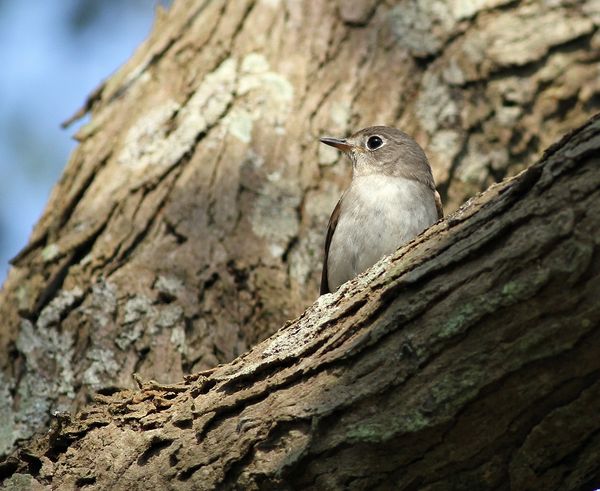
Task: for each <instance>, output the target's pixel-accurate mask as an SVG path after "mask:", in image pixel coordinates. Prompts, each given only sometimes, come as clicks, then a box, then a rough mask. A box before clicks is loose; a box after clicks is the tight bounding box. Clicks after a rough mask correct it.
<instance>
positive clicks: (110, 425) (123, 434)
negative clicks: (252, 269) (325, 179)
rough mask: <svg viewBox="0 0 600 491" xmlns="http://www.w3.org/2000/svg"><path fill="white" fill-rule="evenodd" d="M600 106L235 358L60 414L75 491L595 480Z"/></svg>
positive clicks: (7, 469) (28, 482)
mask: <svg viewBox="0 0 600 491" xmlns="http://www.w3.org/2000/svg"><path fill="white" fill-rule="evenodd" d="M599 155H600V117H597V118H595V120H593V121H591V122H590V123H589V124H587V125H586V126H585V127H583V128H582V129H580V130H579V131H577V132H575V133H573V134H571V135H568V136H567V137H566V138H565V139H563V140H562V141H561V143H560V144H558V145H555V146H554V147H552V148H551V149H549V150H548V151H547V152H546V154H545V157H544V160H543V161H542V162H541V163H538V164H536V165H534V166H533V167H531V168H529V169H528V170H526V171H525V172H523V173H521V174H520V175H518V176H517V177H515V178H513V179H512V180H510V181H507V182H505V183H502V184H499V185H496V186H494V187H492V188H490V189H489V190H488V191H487V192H486V193H485V194H484V195H482V196H479V197H477V198H475V199H474V200H472V201H471V202H470V203H468V204H467V205H466V206H464V207H462V208H461V209H459V210H458V211H457V212H456V213H455V214H453V215H451V216H450V217H448V219H446V220H444V221H442V222H439V223H438V224H436V225H434V226H433V227H432V228H430V229H429V230H428V231H427V232H425V234H423V235H421V236H420V237H419V238H418V239H416V240H415V241H413V242H412V243H410V244H408V245H407V246H405V247H403V248H401V249H400V250H399V251H398V252H396V254H395V255H394V256H393V257H391V258H387V259H385V260H383V261H380V262H379V263H378V264H377V265H376V266H375V267H374V268H373V269H371V270H370V271H369V272H368V273H366V274H365V275H362V276H360V277H359V278H357V279H355V280H353V281H352V282H349V283H347V284H346V285H344V286H343V287H342V288H341V289H340V291H338V292H337V293H335V294H328V295H324V296H322V297H320V299H319V301H318V302H316V303H315V304H314V305H313V306H312V307H311V308H310V309H308V310H307V311H306V312H305V313H304V314H303V315H302V316H301V317H300V318H298V319H296V320H295V321H294V322H292V323H290V324H288V325H286V326H285V327H283V328H282V329H280V330H279V331H278V332H277V333H276V334H275V335H273V336H272V337H271V338H269V339H267V340H266V341H264V342H262V343H260V344H258V345H257V346H255V347H254V348H253V349H251V350H250V351H249V352H248V353H246V354H244V355H242V356H241V357H239V358H238V359H236V360H234V361H233V362H232V363H230V364H227V365H220V366H218V367H216V368H214V369H212V370H209V371H206V372H204V373H200V374H197V375H192V376H189V377H186V379H185V382H182V383H179V384H174V385H160V384H158V383H154V382H146V383H142V382H140V384H141V390H128V391H123V392H119V393H116V394H113V395H112V396H99V397H98V398H97V401H96V402H95V403H94V404H93V405H91V406H88V407H86V408H84V409H83V411H82V412H81V413H80V414H79V415H78V416H77V417H75V418H73V419H71V418H70V417H68V416H63V417H62V418H60V419H58V420H57V421H56V424H55V426H54V428H53V429H52V430H51V431H50V433H49V434H48V435H45V436H44V437H42V438H40V439H39V440H38V441H37V442H36V443H35V444H34V445H32V446H31V447H30V448H28V449H26V450H23V451H22V452H21V453H20V454H18V458H17V457H12V458H10V459H9V460H8V461H6V462H5V463H4V464H3V465H2V466H0V475H3V476H4V477H6V478H7V479H6V481H5V484H6V485H7V486H31V487H35V486H39V487H42V486H49V487H51V488H60V489H70V488H85V489H115V490H121V489H122V490H133V489H199V490H203V489H244V490H245V489H318V490H321V489H394V490H413V489H419V490H430V491H432V490H448V489H469V490H497V489H513V490H525V489H530V490H541V489H544V490H545V489H552V490H587V489H589V490H592V489H596V488H597V487H598V485H599V484H600V459H599V455H600V418H599V417H598V415H599V414H600V379H599V375H600V356H598V353H600V303H599V302H598V298H600V254H599V252H600V235H598V229H599V227H600V158H599Z"/></svg>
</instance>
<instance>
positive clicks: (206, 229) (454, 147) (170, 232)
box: [0, 0, 600, 453]
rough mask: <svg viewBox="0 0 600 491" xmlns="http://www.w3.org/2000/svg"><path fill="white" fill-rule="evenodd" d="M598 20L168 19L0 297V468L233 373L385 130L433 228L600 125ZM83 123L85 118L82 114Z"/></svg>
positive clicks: (291, 15) (466, 15) (578, 9)
mask: <svg viewBox="0 0 600 491" xmlns="http://www.w3.org/2000/svg"><path fill="white" fill-rule="evenodd" d="M599 24H600V10H599V9H598V2H597V1H594V0H588V1H582V2H570V1H567V0H563V1H556V2H552V3H551V4H542V3H540V2H535V1H519V2H513V1H506V0H481V1H477V2H450V1H447V2H446V1H437V0H436V1H433V0H431V1H429V0H425V1H418V2H417V1H412V0H411V1H403V2H399V3H397V4H396V3H394V2H391V3H390V2H380V1H369V0H365V1H351V0H349V1H341V0H340V1H339V2H337V3H336V2H318V1H314V2H293V1H290V2H286V1H277V0H275V1H267V0H262V1H258V0H257V1H252V0H240V1H237V0H236V1H235V2H226V1H225V0H221V1H219V0H214V1H201V0H196V1H187V2H175V5H174V6H173V8H172V9H171V10H170V11H169V12H162V11H161V12H159V15H158V16H157V20H156V25H155V27H154V30H153V32H152V33H151V35H150V37H149V38H148V40H147V41H146V42H145V43H144V44H143V45H142V46H141V47H140V48H139V49H138V51H137V52H136V53H135V55H134V56H133V57H132V58H131V60H130V61H129V62H128V63H127V64H126V65H125V66H124V67H122V69H121V70H119V71H118V73H116V74H115V75H114V76H112V77H111V78H109V79H108V80H107V81H106V82H105V83H104V84H103V85H101V86H100V87H99V88H98V89H97V90H96V91H94V93H93V94H92V96H90V98H89V100H88V101H87V102H86V104H85V108H84V111H90V112H91V113H92V119H91V122H90V123H89V124H87V125H86V126H85V127H83V128H82V129H81V130H80V131H79V132H78V134H77V138H78V140H79V141H80V142H81V144H80V146H79V148H78V149H77V150H76V151H75V152H74V154H73V156H72V158H71V160H70V162H69V163H68V165H67V167H66V169H65V172H64V174H63V176H62V177H61V179H60V181H59V183H58V184H57V186H56V187H55V189H54V191H53V193H52V196H51V198H50V200H49V203H48V206H47V208H46V211H45V213H44V215H43V217H42V218H41V220H40V222H39V223H38V224H37V226H36V227H35V230H34V231H33V233H32V236H31V238H30V241H29V244H28V245H27V246H26V247H25V248H24V250H23V251H22V252H21V253H20V254H19V256H18V257H17V258H15V260H14V267H13V268H12V269H11V271H10V273H9V277H8V279H7V281H6V283H5V285H4V286H3V289H2V293H1V295H0V316H1V318H2V319H3V322H2V325H1V326H0V353H1V354H0V428H1V431H0V453H3V452H5V451H7V450H9V449H11V448H12V447H13V446H14V444H15V441H17V440H20V441H25V440H27V439H28V438H30V437H31V435H32V434H33V433H34V431H36V430H39V429H42V428H44V427H46V426H47V424H48V422H49V418H50V414H52V413H53V412H55V411H71V410H73V409H74V408H79V407H81V406H82V405H83V404H85V402H86V401H88V400H89V398H90V394H92V393H94V392H98V391H99V392H101V393H103V394H105V395H110V394H111V393H113V392H114V391H116V390H119V389H121V388H124V387H130V388H131V387H133V381H132V378H131V374H132V373H133V372H139V373H140V374H141V375H142V377H143V378H145V379H156V380H159V381H160V382H163V383H166V382H172V381H173V380H179V379H181V377H182V376H183V374H185V373H191V372H197V371H199V370H203V369H208V368H211V367H214V366H215V365H217V364H218V363H224V362H228V361H230V360H232V359H234V358H235V357H236V356H238V355H240V354H242V353H244V352H245V351H247V349H248V348H249V347H251V346H253V345H255V344H256V343H257V342H258V341H260V340H263V339H265V338H266V337H267V336H268V335H270V334H272V333H273V332H274V331H275V330H276V329H277V328H278V327H279V326H280V325H281V324H282V323H283V322H284V321H285V320H286V319H290V318H293V317H295V316H297V315H298V314H300V313H301V312H302V311H303V309H304V308H305V307H306V306H308V305H309V304H310V303H311V302H312V301H313V300H314V299H315V298H316V295H317V292H318V286H317V285H318V276H319V273H320V265H321V254H322V252H321V251H322V244H323V234H324V230H325V227H326V222H327V218H328V216H329V213H330V212H331V209H332V208H333V206H334V205H335V202H336V200H337V198H338V197H339V194H340V193H341V190H342V189H343V188H344V186H345V185H346V184H347V182H348V180H349V176H350V169H349V167H348V166H347V165H346V164H345V163H344V161H343V160H340V159H339V156H338V155H337V154H336V153H334V152H332V151H331V150H330V149H327V148H320V147H319V146H318V144H317V137H318V136H319V135H322V134H324V133H327V134H339V135H344V134H347V133H350V132H351V131H354V130H356V129H357V128H360V127H363V126H367V125H370V124H377V123H384V124H389V125H395V126H398V127H401V128H402V129H403V130H405V131H406V132H408V133H410V134H412V135H414V136H415V138H416V139H417V140H418V141H419V143H421V145H422V146H423V147H424V148H425V150H426V152H427V154H428V155H429V157H430V160H431V162H432V164H433V168H434V173H435V176H436V180H437V182H438V183H439V185H440V189H441V191H442V195H443V197H444V200H445V205H446V210H447V211H451V210H454V209H456V208H457V207H458V205H459V204H460V203H462V202H463V201H464V200H465V199H466V198H467V197H468V196H471V195H473V194H474V193H475V192H477V191H479V190H482V189H484V188H486V187H488V185H489V184H491V183H492V182H494V181H496V180H500V179H502V178H503V177H505V176H507V175H513V174H516V173H517V172H518V171H520V170H521V169H523V168H525V167H526V166H527V165H528V163H529V162H531V161H533V160H534V159H535V158H536V157H537V156H538V155H539V153H540V151H541V149H542V148H545V147H546V146H547V145H549V144H550V143H552V142H553V141H554V140H555V139H556V138H558V136H559V135H562V134H563V133H564V132H565V131H566V130H567V129H569V128H572V127H575V126H577V125H578V124H581V123H583V122H584V121H585V120H586V119H587V118H588V117H589V116H590V115H591V114H592V113H593V112H595V111H597V110H598V109H600V98H599V94H600V85H599V82H598V81H599V78H598V74H597V67H598V61H599V59H600V34H599V30H598V25H599ZM80 115H81V114H80Z"/></svg>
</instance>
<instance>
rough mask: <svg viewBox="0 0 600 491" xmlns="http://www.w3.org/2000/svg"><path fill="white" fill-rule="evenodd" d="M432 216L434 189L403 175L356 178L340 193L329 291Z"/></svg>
mask: <svg viewBox="0 0 600 491" xmlns="http://www.w3.org/2000/svg"><path fill="white" fill-rule="evenodd" d="M436 220H437V210H436V207H435V200H434V195H433V191H432V190H431V189H429V188H428V187H427V186H426V185H424V184H421V183H420V182H417V181H413V180H409V179H405V178H402V177H389V176H383V175H370V176H360V177H355V178H354V179H353V180H352V184H351V185H350V187H349V188H348V190H347V191H346V193H345V194H344V196H343V198H342V204H341V210H340V217H339V220H338V224H337V227H336V229H335V232H334V234H333V237H332V239H331V244H330V247H329V256H328V261H327V273H328V282H329V289H330V291H335V290H337V288H338V287H339V286H340V285H341V284H342V283H345V282H346V281H348V280H350V279H352V278H354V277H355V276H356V275H358V274H360V273H362V272H363V271H365V270H366V269H368V268H369V267H371V266H372V265H373V264H375V263H376V262H377V261H378V260H379V259H380V258H381V257H383V256H385V255H387V254H391V253H392V252H394V251H395V250H396V249H397V248H398V247H399V246H400V245H402V244H404V243H406V242H408V241H409V240H411V239H412V238H414V237H415V236H417V235H418V234H420V233H421V232H422V231H423V230H425V229H426V228H427V227H429V226H430V225H431V224H432V223H435V221H436Z"/></svg>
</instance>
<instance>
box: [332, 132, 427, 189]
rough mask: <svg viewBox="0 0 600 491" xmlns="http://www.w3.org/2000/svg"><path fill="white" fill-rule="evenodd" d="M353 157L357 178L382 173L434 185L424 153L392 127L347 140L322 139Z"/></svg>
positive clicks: (408, 137)
mask: <svg viewBox="0 0 600 491" xmlns="http://www.w3.org/2000/svg"><path fill="white" fill-rule="evenodd" d="M321 142H322V143H325V144H327V145H331V146H332V147H335V148H337V149H339V150H341V151H342V152H344V153H345V154H347V155H348V156H349V157H350V160H352V167H353V173H354V176H355V177H357V176H364V175H369V174H383V175H389V176H398V177H406V178H409V179H416V180H419V181H424V182H427V183H428V184H429V182H432V177H431V168H430V167H429V162H428V161H427V157H426V156H425V152H423V149H422V148H421V147H420V146H419V144H418V143H417V142H416V141H414V140H413V139H412V138H411V137H410V136H408V135H407V134H406V133H404V132H402V131H400V130H398V129H396V128H391V127H389V126H371V127H369V128H364V129H362V130H360V131H357V132H356V133H354V134H353V135H352V136H349V137H348V138H329V137H324V138H321Z"/></svg>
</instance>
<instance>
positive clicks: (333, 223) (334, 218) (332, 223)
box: [320, 196, 343, 295]
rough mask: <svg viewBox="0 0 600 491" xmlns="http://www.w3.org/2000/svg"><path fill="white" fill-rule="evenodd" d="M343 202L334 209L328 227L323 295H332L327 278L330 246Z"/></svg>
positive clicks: (322, 278)
mask: <svg viewBox="0 0 600 491" xmlns="http://www.w3.org/2000/svg"><path fill="white" fill-rule="evenodd" d="M342 198H343V196H342ZM341 204H342V200H341V199H340V200H339V201H338V202H337V205H335V208H334V209H333V213H332V214H331V217H329V225H327V236H326V237H325V258H324V259H323V272H322V273H321V292H320V294H321V295H324V294H325V293H330V291H329V278H328V277H327V260H328V259H329V246H330V245H331V238H332V237H333V232H335V228H336V227H337V224H338V220H339V218H340V210H341V209H342V206H341Z"/></svg>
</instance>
